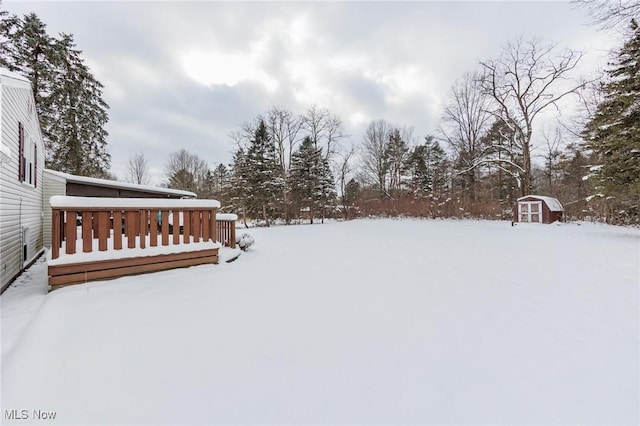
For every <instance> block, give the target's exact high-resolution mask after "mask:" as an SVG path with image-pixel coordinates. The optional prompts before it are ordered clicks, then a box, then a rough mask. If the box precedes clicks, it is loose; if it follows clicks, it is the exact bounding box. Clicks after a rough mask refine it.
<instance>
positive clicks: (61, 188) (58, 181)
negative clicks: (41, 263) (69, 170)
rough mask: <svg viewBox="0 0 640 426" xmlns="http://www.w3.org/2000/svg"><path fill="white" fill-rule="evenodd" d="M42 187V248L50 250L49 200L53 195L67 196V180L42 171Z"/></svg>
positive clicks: (48, 171)
mask: <svg viewBox="0 0 640 426" xmlns="http://www.w3.org/2000/svg"><path fill="white" fill-rule="evenodd" d="M43 178H44V185H43V187H42V190H43V191H44V193H43V194H44V201H43V211H44V222H43V224H42V229H43V234H44V246H45V247H48V248H51V228H52V223H51V204H49V198H51V197H53V196H54V195H67V180H66V179H65V178H63V177H61V176H58V175H57V174H56V173H55V172H53V173H52V172H51V171H50V170H45V171H44V175H43Z"/></svg>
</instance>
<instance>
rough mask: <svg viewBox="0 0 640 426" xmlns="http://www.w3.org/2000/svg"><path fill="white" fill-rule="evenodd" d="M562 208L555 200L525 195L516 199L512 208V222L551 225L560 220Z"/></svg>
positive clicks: (541, 196) (542, 196)
mask: <svg viewBox="0 0 640 426" xmlns="http://www.w3.org/2000/svg"><path fill="white" fill-rule="evenodd" d="M563 213H564V208H563V207H562V204H561V203H560V201H558V199H557V198H553V197H547V196H544V195H527V196H526V197H520V198H518V200H517V202H516V205H515V206H513V221H514V222H525V223H552V222H555V221H557V220H558V221H559V220H562V214H563Z"/></svg>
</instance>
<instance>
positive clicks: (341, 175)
mask: <svg viewBox="0 0 640 426" xmlns="http://www.w3.org/2000/svg"><path fill="white" fill-rule="evenodd" d="M355 153H356V147H355V146H352V147H351V148H350V149H349V150H348V151H346V152H344V153H342V154H340V156H339V160H338V161H337V162H336V166H335V169H336V173H335V175H336V183H337V184H338V186H339V187H340V202H341V204H342V206H343V208H344V209H345V210H344V214H345V218H347V217H348V216H347V211H346V209H347V207H346V203H345V194H346V189H347V182H348V181H349V177H350V176H351V173H352V171H353V170H352V168H351V159H352V158H353V156H354V155H355Z"/></svg>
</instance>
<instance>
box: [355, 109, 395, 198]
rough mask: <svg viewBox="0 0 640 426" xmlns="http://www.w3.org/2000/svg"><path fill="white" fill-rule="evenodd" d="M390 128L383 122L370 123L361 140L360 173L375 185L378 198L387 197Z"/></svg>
mask: <svg viewBox="0 0 640 426" xmlns="http://www.w3.org/2000/svg"><path fill="white" fill-rule="evenodd" d="M391 130H392V126H391V125H390V124H389V123H387V122H386V121H385V120H376V121H372V122H371V123H370V124H369V127H367V130H366V131H365V134H364V137H363V139H362V153H361V161H362V171H363V173H364V176H365V177H366V180H367V181H369V182H370V183H371V184H373V185H375V187H376V189H377V190H378V191H379V192H380V196H381V197H384V196H387V197H388V196H389V190H388V185H387V172H388V171H389V163H388V161H387V146H388V144H389V134H390V132H391Z"/></svg>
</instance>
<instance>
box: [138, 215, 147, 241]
mask: <svg viewBox="0 0 640 426" xmlns="http://www.w3.org/2000/svg"><path fill="white" fill-rule="evenodd" d="M147 214H148V212H147V210H146V209H145V210H140V211H139V212H138V216H139V219H140V223H139V224H138V227H139V229H140V231H139V232H138V235H139V236H140V248H142V249H143V248H145V247H146V246H147V220H148V219H147Z"/></svg>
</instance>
